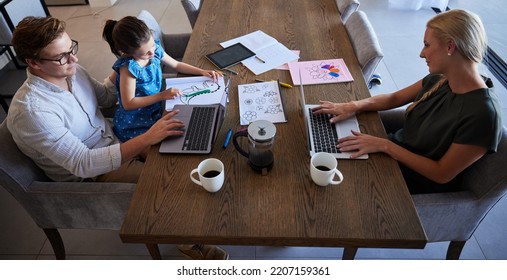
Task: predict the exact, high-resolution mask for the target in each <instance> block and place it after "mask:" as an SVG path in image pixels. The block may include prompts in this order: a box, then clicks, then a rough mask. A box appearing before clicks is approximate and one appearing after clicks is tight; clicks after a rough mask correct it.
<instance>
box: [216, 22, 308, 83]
mask: <svg viewBox="0 0 507 280" xmlns="http://www.w3.org/2000/svg"><path fill="white" fill-rule="evenodd" d="M238 42H239V43H242V44H243V45H244V46H246V47H247V48H249V49H250V50H252V51H253V52H254V53H255V54H256V55H255V56H254V57H251V58H248V59H245V60H243V61H242V63H243V64H244V65H245V66H246V67H247V68H248V69H250V71H252V72H253V73H254V74H255V75H259V74H262V73H264V72H266V71H269V70H271V69H274V68H276V67H279V66H281V65H283V64H285V63H288V62H291V61H295V60H296V61H297V59H298V58H299V55H297V54H296V53H294V52H293V51H291V50H289V49H288V48H287V47H285V46H284V45H282V44H281V43H280V42H278V41H277V40H276V39H275V38H273V37H271V36H269V35H267V34H266V33H264V32H262V31H260V30H257V31H255V32H252V33H249V34H246V35H244V36H241V37H238V38H235V39H232V40H229V41H225V42H222V43H220V45H221V46H222V47H224V48H226V47H228V46H231V45H233V44H236V43H238Z"/></svg>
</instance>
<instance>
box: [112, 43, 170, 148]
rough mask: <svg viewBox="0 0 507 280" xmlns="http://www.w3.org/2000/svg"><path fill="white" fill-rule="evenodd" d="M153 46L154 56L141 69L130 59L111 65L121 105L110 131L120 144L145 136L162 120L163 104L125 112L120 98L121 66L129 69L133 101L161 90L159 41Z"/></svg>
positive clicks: (159, 103)
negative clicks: (134, 85)
mask: <svg viewBox="0 0 507 280" xmlns="http://www.w3.org/2000/svg"><path fill="white" fill-rule="evenodd" d="M155 45H156V46H155V56H154V57H153V58H152V59H151V60H150V63H149V64H148V65H146V66H144V67H141V66H140V65H139V64H138V63H137V62H136V61H135V60H134V59H133V58H132V57H122V58H119V59H118V60H117V61H116V62H115V63H114V64H113V70H114V71H115V72H116V73H117V75H116V89H117V91H118V100H119V103H120V106H119V107H118V109H117V110H116V112H115V115H114V120H113V121H114V127H113V129H114V133H115V134H116V136H118V138H119V139H120V141H122V142H125V141H127V140H129V139H131V138H133V137H136V136H138V135H140V134H142V133H144V132H145V131H146V130H148V129H149V128H150V127H151V126H152V125H153V124H154V123H155V122H156V121H157V120H158V119H160V117H161V116H162V111H163V103H162V102H158V103H155V104H152V105H150V106H147V107H143V108H138V109H134V110H128V111H127V110H125V109H124V108H123V104H122V102H121V94H120V68H121V67H124V66H128V69H129V72H130V73H131V74H132V75H133V76H134V77H135V78H136V93H135V96H136V97H138V96H139V97H142V96H148V95H152V94H156V93H159V92H160V91H161V90H162V68H161V65H160V64H161V59H162V57H163V56H164V50H163V49H162V47H161V46H160V42H159V41H158V40H157V41H155Z"/></svg>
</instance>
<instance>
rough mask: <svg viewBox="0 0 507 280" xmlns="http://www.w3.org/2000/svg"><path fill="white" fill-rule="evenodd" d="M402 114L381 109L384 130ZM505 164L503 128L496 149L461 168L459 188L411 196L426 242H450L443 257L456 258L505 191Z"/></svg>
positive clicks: (350, 252) (348, 252)
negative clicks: (465, 167)
mask: <svg viewBox="0 0 507 280" xmlns="http://www.w3.org/2000/svg"><path fill="white" fill-rule="evenodd" d="M404 113H405V111H404V110H400V109H396V110H389V111H385V112H380V116H381V118H382V122H383V123H384V127H385V129H386V132H388V133H390V132H394V131H396V130H398V129H399V128H401V127H402V126H403V123H404V120H405V115H404ZM506 165H507V129H506V128H505V127H503V128H502V140H501V142H500V144H499V145H498V150H497V152H496V153H492V154H486V155H484V156H483V157H482V158H481V159H480V160H478V161H477V162H475V163H474V164H473V165H471V166H470V167H468V168H467V169H465V170H464V171H463V173H464V177H463V185H462V186H461V188H460V190H459V191H457V192H448V193H430V194H414V195H412V199H413V201H414V204H415V207H416V209H417V213H418V215H419V219H420V220H421V223H422V225H423V228H424V231H425V232H426V236H427V238H428V242H442V241H449V246H448V249H447V255H446V259H459V257H460V254H461V251H462V249H463V247H464V246H465V243H466V242H467V240H469V239H470V237H472V235H473V234H474V232H475V230H476V229H477V227H479V225H480V224H481V222H482V220H483V219H484V218H485V217H486V215H487V214H488V213H489V211H491V209H492V208H493V207H494V206H495V205H496V203H497V202H498V201H500V199H502V197H504V196H505V194H506V193H507V172H505V169H504V168H505V166H506ZM504 199H505V198H504ZM356 250H357V248H346V249H345V251H344V258H348V259H350V258H354V256H355V251H356Z"/></svg>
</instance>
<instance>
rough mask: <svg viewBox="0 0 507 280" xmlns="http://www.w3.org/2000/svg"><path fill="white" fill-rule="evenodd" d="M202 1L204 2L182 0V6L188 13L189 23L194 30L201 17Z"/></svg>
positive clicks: (199, 0)
mask: <svg viewBox="0 0 507 280" xmlns="http://www.w3.org/2000/svg"><path fill="white" fill-rule="evenodd" d="M202 1H203V0H181V5H183V8H184V9H185V12H186V13H187V17H188V21H189V22H190V26H192V28H194V25H195V22H196V21H197V17H198V16H199V11H200V10H201V6H202Z"/></svg>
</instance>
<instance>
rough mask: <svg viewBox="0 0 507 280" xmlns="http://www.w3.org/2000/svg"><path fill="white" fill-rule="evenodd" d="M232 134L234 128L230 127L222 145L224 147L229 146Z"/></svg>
mask: <svg viewBox="0 0 507 280" xmlns="http://www.w3.org/2000/svg"><path fill="white" fill-rule="evenodd" d="M231 136H232V128H229V131H227V136H225V141H224V145H223V146H222V147H223V148H224V149H225V148H227V146H228V145H229V141H231Z"/></svg>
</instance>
